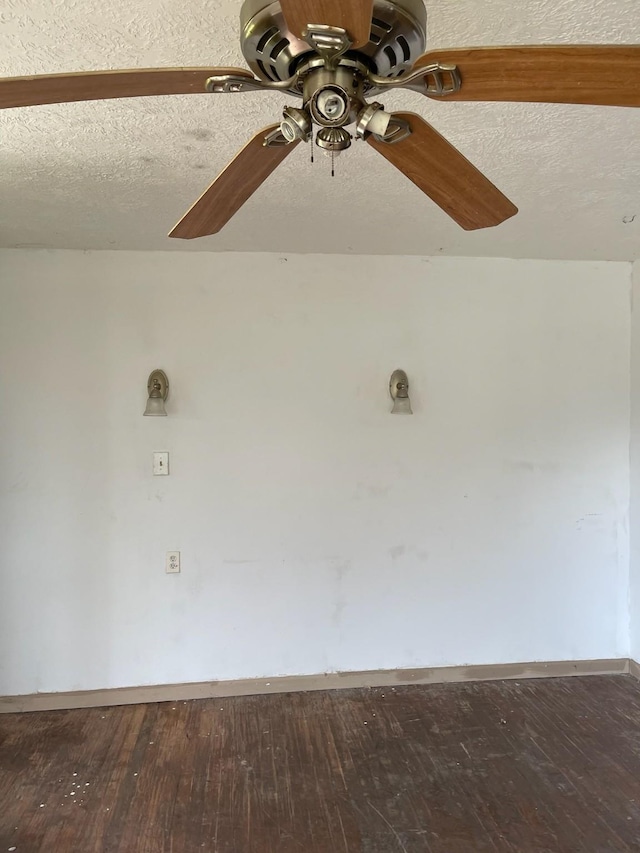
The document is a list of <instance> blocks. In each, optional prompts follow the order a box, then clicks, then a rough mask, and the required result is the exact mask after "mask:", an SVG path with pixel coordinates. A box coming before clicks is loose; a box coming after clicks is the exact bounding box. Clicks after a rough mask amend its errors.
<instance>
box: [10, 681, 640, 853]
mask: <svg viewBox="0 0 640 853" xmlns="http://www.w3.org/2000/svg"><path fill="white" fill-rule="evenodd" d="M14 849H15V851H16V853H36V851H46V853H67V851H74V853H75V851H78V853H92V851H105V853H106V851H109V853H160V851H163V853H164V851H167V853H169V851H172V852H173V853H192V851H193V853H196V851H197V853H201V851H203V850H204V851H211V853H276V851H277V853H341V851H362V853H402V851H405V853H476V851H494V853H495V851H514V853H565V851H566V853H581V851H585V853H587V851H588V853H620V851H640V684H639V683H638V682H636V681H634V680H632V679H631V678H629V677H624V676H612V677H590V678H567V679H555V680H544V681H521V682H499V683H485V684H467V685H445V686H433V687H417V686H414V687H398V688H396V689H373V690H347V691H340V692H326V693H307V694H302V693H299V694H289V695H277V696H260V697H243V698H237V699H225V700H200V701H194V702H186V703H183V702H179V703H162V704H153V705H138V706H129V707H121V708H98V709H90V710H79V711H55V712H47V713H36V714H24V715H18V714H15V715H6V716H2V717H0V853H2V851H5V850H14Z"/></svg>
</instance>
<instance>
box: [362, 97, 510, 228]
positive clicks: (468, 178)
mask: <svg viewBox="0 0 640 853" xmlns="http://www.w3.org/2000/svg"><path fill="white" fill-rule="evenodd" d="M394 115H396V116H398V118H402V119H404V120H405V121H407V122H409V126H410V127H411V131H412V133H411V135H410V136H408V137H407V138H406V139H404V140H402V141H401V142H393V143H389V142H380V141H378V140H377V139H375V137H373V136H369V137H367V142H368V143H369V145H372V146H373V147H374V148H375V149H376V151H379V152H380V154H382V156H383V157H385V158H386V159H387V160H388V161H389V162H390V163H391V164H392V165H394V166H395V167H396V169H400V171H401V172H402V173H403V174H405V175H406V176H407V178H409V180H411V181H413V183H414V184H415V185H416V186H417V187H419V188H420V189H421V190H422V191H423V192H424V193H426V194H427V195H428V196H429V198H430V199H432V200H433V201H435V203H436V204H437V205H438V206H439V207H441V208H442V210H444V212H445V213H448V214H449V216H450V217H451V218H452V219H455V221H456V222H457V223H458V225H461V226H462V227H463V228H464V229H465V231H474V230H476V229H477V228H490V227H492V226H493V225H499V224H500V223H501V222H504V220H505V219H509V217H511V216H514V215H515V214H516V213H517V212H518V208H517V207H516V206H515V205H514V204H512V203H511V202H510V201H509V199H508V198H507V197H506V196H504V195H503V194H502V193H501V192H500V190H499V189H497V187H495V186H494V185H493V184H492V183H491V181H490V180H489V179H488V178H485V176H484V175H483V174H482V172H480V171H478V169H476V167H475V166H474V165H473V164H472V163H470V162H469V161H468V160H467V159H466V157H464V156H463V155H462V154H461V153H460V152H459V151H458V149H457V148H454V146H453V145H451V143H450V142H447V140H446V139H445V138H444V136H441V135H440V134H439V133H438V131H437V130H435V129H434V128H433V127H431V125H430V124H427V122H426V121H425V120H424V119H423V118H421V117H420V116H419V115H417V114H416V113H394Z"/></svg>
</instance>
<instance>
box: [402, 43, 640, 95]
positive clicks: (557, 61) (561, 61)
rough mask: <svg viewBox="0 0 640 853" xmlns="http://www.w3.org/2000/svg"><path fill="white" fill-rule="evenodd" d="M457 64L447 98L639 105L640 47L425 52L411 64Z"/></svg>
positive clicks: (570, 47) (478, 49)
mask: <svg viewBox="0 0 640 853" xmlns="http://www.w3.org/2000/svg"><path fill="white" fill-rule="evenodd" d="M434 62H440V63H442V64H446V65H449V64H452V65H457V66H458V70H459V71H460V76H461V78H462V86H461V88H460V91H459V92H456V93H455V94H452V95H445V96H444V98H443V100H447V101H530V102H532V103H550V104H601V105H604V106H610V107H638V106H640V45H546V46H544V45H542V46H523V47H472V48H464V49H460V50H433V51H431V52H430V53H425V55H424V56H421V57H420V59H419V60H418V61H417V63H416V68H418V67H420V66H423V65H430V64H432V63H434Z"/></svg>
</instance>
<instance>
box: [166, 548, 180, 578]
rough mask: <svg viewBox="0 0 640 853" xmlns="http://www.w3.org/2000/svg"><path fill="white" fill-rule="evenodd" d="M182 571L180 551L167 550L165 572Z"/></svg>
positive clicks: (175, 572)
mask: <svg viewBox="0 0 640 853" xmlns="http://www.w3.org/2000/svg"><path fill="white" fill-rule="evenodd" d="M179 571H180V551H167V559H166V563H165V572H166V573H167V574H168V575H177V574H178V572H179Z"/></svg>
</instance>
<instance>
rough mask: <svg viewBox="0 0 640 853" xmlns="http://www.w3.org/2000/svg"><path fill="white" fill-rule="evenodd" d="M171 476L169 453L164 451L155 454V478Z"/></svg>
mask: <svg viewBox="0 0 640 853" xmlns="http://www.w3.org/2000/svg"><path fill="white" fill-rule="evenodd" d="M168 475H169V453H168V452H167V451H165V450H163V451H162V452H160V453H154V454H153V476H154V477H164V476H168Z"/></svg>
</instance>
